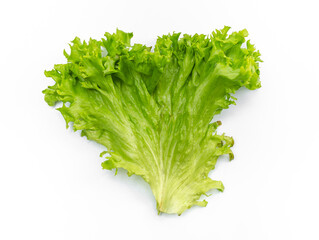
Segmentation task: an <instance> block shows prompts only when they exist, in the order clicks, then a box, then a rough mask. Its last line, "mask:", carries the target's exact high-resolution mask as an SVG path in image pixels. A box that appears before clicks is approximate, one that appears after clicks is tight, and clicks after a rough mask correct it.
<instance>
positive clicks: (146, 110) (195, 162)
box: [43, 27, 261, 214]
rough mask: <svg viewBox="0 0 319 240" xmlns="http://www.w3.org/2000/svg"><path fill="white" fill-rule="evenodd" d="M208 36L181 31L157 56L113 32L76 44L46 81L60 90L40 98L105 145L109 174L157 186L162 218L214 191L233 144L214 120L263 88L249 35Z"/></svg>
mask: <svg viewBox="0 0 319 240" xmlns="http://www.w3.org/2000/svg"><path fill="white" fill-rule="evenodd" d="M229 29H230V28H229V27H224V28H223V29H222V30H216V31H215V32H213V33H212V35H211V36H205V35H198V34H195V35H194V36H190V35H187V34H185V35H184V36H183V37H180V33H173V34H168V35H164V36H162V37H159V38H158V39H157V42H156V45H155V49H154V51H151V47H147V46H144V45H142V44H134V45H133V46H131V44H130V40H131V38H132V36H133V34H132V33H125V32H123V31H120V30H117V31H116V33H114V34H110V33H106V34H105V38H103V39H101V40H100V41H97V40H94V39H90V41H89V42H88V43H87V42H85V41H83V42H82V41H80V39H79V38H75V39H74V40H73V41H72V44H71V45H70V46H71V53H70V54H67V53H66V52H64V55H65V57H66V58H67V63H66V64H57V65H55V66H54V69H53V70H51V71H46V72H45V75H46V76H47V77H51V78H53V79H54V81H55V84H54V85H53V86H49V87H48V88H47V89H45V90H44V91H43V93H44V94H45V101H46V102H47V103H48V104H49V105H50V106H54V105H55V104H56V103H57V102H63V106H62V107H61V108H58V110H59V111H60V112H61V113H62V115H63V117H64V118H65V121H66V123H67V127H68V124H69V122H73V123H74V124H73V129H74V130H75V131H77V130H81V131H82V132H81V135H82V136H86V137H87V139H89V140H93V141H95V142H98V143H100V144H102V145H103V146H105V147H106V149H107V151H105V152H103V153H102V154H101V155H103V154H105V153H108V154H107V155H108V156H107V157H106V159H107V160H106V161H105V162H103V163H102V167H103V169H108V170H111V169H118V168H123V169H126V170H127V171H128V175H129V176H130V175H132V174H136V175H140V176H142V177H143V179H144V180H145V181H146V182H148V183H149V184H150V186H151V189H152V191H153V194H154V196H155V199H156V202H157V209H158V212H165V213H177V214H181V213H182V212H184V211H185V210H186V209H188V208H190V207H192V206H193V205H199V206H206V204H207V202H206V201H205V200H204V201H199V200H198V199H199V198H200V196H201V195H202V194H204V195H206V193H207V191H209V190H211V189H218V190H220V191H223V189H224V186H223V184H222V182H220V181H215V180H212V179H210V178H209V177H208V173H209V172H210V171H211V170H212V169H214V166H215V164H216V161H217V159H218V157H219V156H221V155H223V154H229V156H230V159H233V154H232V151H231V149H230V148H231V147H232V146H233V144H234V141H233V139H232V138H231V137H227V136H225V135H224V134H223V135H218V134H217V133H216V129H217V127H218V126H219V125H220V124H221V123H220V122H219V121H217V122H211V121H212V120H213V117H214V116H215V115H216V114H219V113H220V112H221V111H222V110H223V109H226V108H228V106H229V105H230V104H234V103H235V102H234V101H235V98H234V97H233V96H232V94H233V93H235V91H236V90H238V89H239V88H241V87H243V86H245V87H246V88H248V89H251V90H253V89H256V88H259V87H260V82H259V62H260V61H261V60H260V58H259V56H260V54H259V52H258V51H256V49H255V47H254V46H253V45H252V44H250V42H249V41H247V42H246V44H245V47H244V46H243V45H244V43H245V41H246V40H245V37H247V36H248V33H247V31H246V30H242V31H239V32H234V33H232V34H230V35H229V34H228V31H229Z"/></svg>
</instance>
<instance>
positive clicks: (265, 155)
mask: <svg viewBox="0 0 319 240" xmlns="http://www.w3.org/2000/svg"><path fill="white" fill-rule="evenodd" d="M315 3H316V1H309V0H304V1H293V0H289V1H280V0H276V1H273V0H268V1H256V0H254V1H246V0H242V1H238V0H233V1H230V0H228V1H208V0H207V1H201V0H196V1H185V0H184V1H173V0H170V1H164V0H163V1H146V0H145V1H133V0H131V1H115V0H113V1H107V0H104V1H94V0H90V1H79V0H78V1H66V0H55V1H32V0H30V1H2V2H1V4H0V26H1V28H0V36H1V37H0V49H1V51H0V61H1V62H0V70H1V72H0V81H1V82H0V90H1V92H0V104H1V117H0V123H1V125H0V126H1V131H0V134H1V135H0V139H1V140H0V141H1V144H0V239H3V240H11V239H19V240H21V239H32V240H38V239H39V240H40V239H41V240H43V239H45V240H51V239H52V240H53V239H54V240H57V239H62V240H64V239H65V240H71V239H76V240H82V239H83V240H84V239H86V240H87V239H94V240H100V239H142V240H143V239H221V240H226V239H236V240H237V239H245V240H250V239H251V240H255V239H258V240H264V239H307V240H310V239H319V234H318V224H319V219H318V218H319V217H318V216H319V208H318V203H319V195H318V184H319V177H318V171H319V156H318V155H319V153H318V145H319V140H318V134H319V127H318V123H319V117H318V116H319V114H318V113H319V107H318V97H317V96H318V89H319V74H318V56H319V51H318V41H319V40H318V39H319V34H318V25H317V24H318V22H319V17H318V6H316V4H315ZM224 25H229V26H232V27H233V28H232V30H240V29H243V28H247V30H248V31H249V33H250V36H249V38H250V39H251V40H252V42H253V43H255V44H256V47H257V48H258V49H259V50H260V51H261V53H262V59H263V60H264V63H262V64H261V81H262V88H261V89H259V90H256V91H248V90H245V89H242V90H240V91H239V92H238V93H237V94H236V97H238V101H237V106H232V107H231V108H230V109H229V110H226V111H224V112H223V113H222V114H221V115H219V116H218V117H217V118H216V120H217V119H219V120H221V121H222V122H223V126H222V127H221V128H220V132H225V133H227V134H228V135H230V136H233V137H234V139H235V142H236V144H235V146H234V148H233V151H234V154H235V160H234V161H232V162H229V161H227V159H226V158H222V159H221V160H220V161H219V162H218V164H217V167H216V170H215V171H213V172H212V174H211V177H212V178H213V179H217V180H222V181H223V183H224V185H225V187H226V189H225V192H224V193H216V192H214V194H213V196H211V197H209V198H208V202H209V203H208V205H207V207H206V208H200V207H194V208H192V209H190V210H188V211H186V212H185V213H184V214H182V216H180V217H179V216H175V215H165V214H162V215H160V216H158V215H157V212H156V209H155V207H156V204H155V200H154V198H153V196H152V193H151V190H150V188H149V186H148V185H147V184H146V183H145V182H143V181H142V179H141V178H139V177H136V176H133V177H131V178H128V177H127V176H126V174H125V172H124V171H120V172H119V174H118V175H117V176H116V177H114V176H113V175H114V172H110V171H105V170H102V169H101V167H100V163H101V162H102V159H101V158H99V153H100V152H101V151H102V150H103V147H101V146H99V145H97V144H95V143H93V142H89V141H87V140H86V139H85V138H81V137H80V136H79V133H73V132H72V131H71V130H66V129H65V122H64V120H63V118H62V117H61V115H60V114H59V112H57V111H55V110H54V109H53V108H51V107H49V106H47V104H46V103H45V102H44V101H43V95H42V93H41V91H42V90H43V89H45V88H46V87H47V86H48V85H49V84H51V83H52V81H51V80H50V79H46V78H45V77H44V75H43V71H44V70H45V69H48V70H49V69H51V68H52V67H53V65H54V64H55V63H64V62H65V59H64V57H63V54H62V51H63V49H67V48H68V43H69V42H70V41H71V40H73V38H74V37H75V36H79V37H80V38H81V39H86V40H87V39H89V37H92V38H101V37H103V34H104V32H105V31H108V32H114V31H115V30H116V27H118V28H119V29H122V30H124V31H131V32H134V39H133V41H134V42H141V43H145V44H154V42H155V39H156V36H158V35H162V34H167V33H168V32H173V31H176V32H183V33H191V34H193V33H204V34H209V33H211V32H212V31H213V30H214V29H216V28H222V27H223V26H224Z"/></svg>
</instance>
